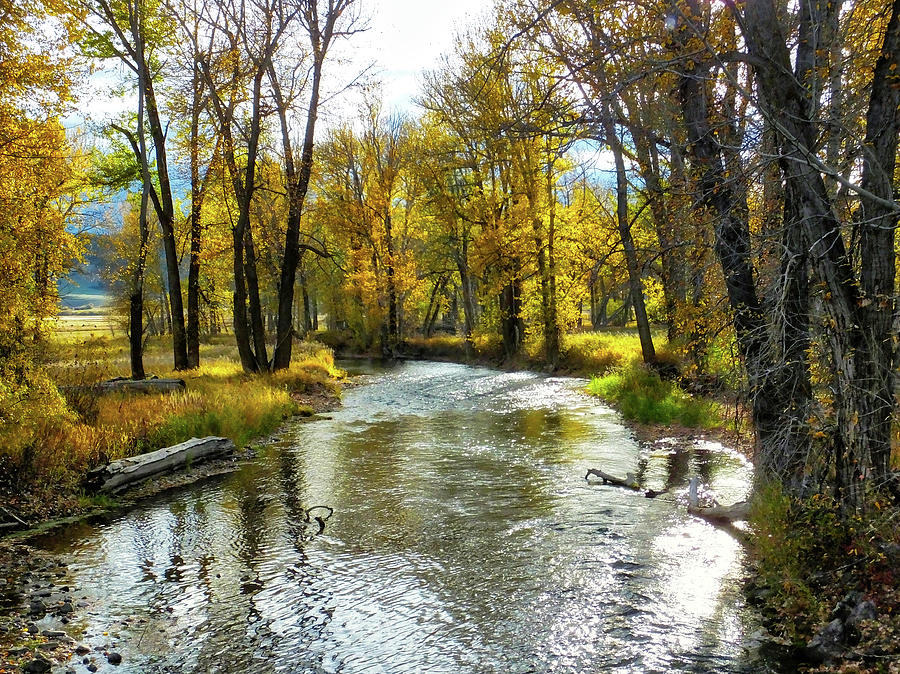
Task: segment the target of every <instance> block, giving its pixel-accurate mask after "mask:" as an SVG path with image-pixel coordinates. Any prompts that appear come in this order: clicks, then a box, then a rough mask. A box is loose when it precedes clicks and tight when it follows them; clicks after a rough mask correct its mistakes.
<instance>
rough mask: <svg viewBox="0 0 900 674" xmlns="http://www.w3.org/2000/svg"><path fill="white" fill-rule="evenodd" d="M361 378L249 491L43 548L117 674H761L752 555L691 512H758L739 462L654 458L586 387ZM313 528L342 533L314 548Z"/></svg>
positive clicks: (469, 374)
mask: <svg viewBox="0 0 900 674" xmlns="http://www.w3.org/2000/svg"><path fill="white" fill-rule="evenodd" d="M368 372H369V374H366V375H364V376H363V377H362V379H363V381H364V385H361V386H358V387H355V388H350V389H349V390H347V391H345V393H344V405H343V407H342V408H341V409H339V410H338V411H336V412H334V413H332V414H331V415H330V417H331V418H330V419H325V420H320V421H316V422H314V423H301V422H300V421H296V422H290V423H289V424H288V425H287V426H286V427H285V428H283V429H282V430H281V433H280V436H279V438H278V439H277V440H276V441H274V442H273V443H272V444H269V445H267V446H266V447H265V448H264V449H263V450H262V451H261V452H260V458H259V459H257V460H256V461H254V462H253V463H252V464H250V465H247V466H245V467H243V468H242V469H240V470H239V471H238V472H236V473H233V474H230V475H228V476H225V477H220V478H216V479H210V480H206V481H204V482H202V483H198V484H196V485H193V486H191V487H187V488H184V489H179V490H175V491H172V492H169V493H167V494H164V495H162V496H161V497H158V498H155V499H153V501H152V502H149V503H147V504H145V505H142V506H139V507H137V508H134V509H131V510H129V511H128V512H126V513H123V514H121V515H119V516H116V517H115V518H113V519H111V520H109V521H106V522H103V523H99V524H91V525H89V524H81V525H78V526H73V527H71V528H69V529H67V530H65V531H63V532H62V533H61V534H57V535H55V536H54V537H53V538H49V539H45V540H44V541H43V542H42V545H43V546H44V547H47V548H49V549H51V550H52V551H53V552H55V553H57V554H59V555H61V556H62V557H63V558H64V559H65V560H66V561H67V562H68V564H69V571H70V574H71V575H72V576H73V580H74V583H75V585H77V586H78V587H79V588H81V590H82V592H84V593H86V594H87V607H86V608H84V609H83V614H82V616H81V618H80V621H81V622H80V623H79V624H78V625H77V626H78V627H79V628H80V629H83V634H82V641H83V642H85V643H87V644H88V645H90V646H105V645H112V646H114V647H115V649H116V650H118V651H119V652H121V653H122V654H123V656H124V662H123V664H122V665H121V666H120V667H118V668H116V670H115V671H118V672H198V673H199V672H228V673H238V672H241V673H243V672H346V673H351V672H410V673H412V672H591V671H612V672H671V671H690V672H710V671H713V672H738V671H758V670H759V669H760V668H761V663H760V662H758V661H757V660H755V657H756V656H755V655H754V651H753V649H751V648H749V644H750V640H749V639H748V637H747V635H748V634H750V632H751V631H752V630H754V629H755V628H756V625H755V622H754V617H753V615H752V612H751V611H749V610H748V609H747V608H746V607H745V606H744V603H743V599H742V597H741V592H740V577H741V575H742V564H743V560H742V552H741V548H740V545H739V544H738V543H737V542H736V541H735V540H734V539H733V538H732V537H731V536H730V535H729V534H728V533H725V532H723V531H721V530H719V529H717V528H715V527H712V526H710V525H709V524H706V523H704V522H701V521H698V520H696V519H695V518H692V517H690V516H688V515H687V514H686V513H685V508H684V505H683V503H682V502H681V501H680V499H681V498H683V493H684V490H685V487H686V484H687V480H688V479H689V478H690V476H692V475H699V476H700V477H701V480H702V482H703V483H704V485H707V486H708V487H709V488H710V489H712V490H713V491H715V493H716V495H717V496H718V497H719V498H720V500H721V501H722V502H723V503H727V502H731V501H735V500H739V499H741V498H743V497H744V496H745V495H746V491H747V489H748V487H749V484H750V480H751V469H750V467H749V464H748V463H747V461H746V460H745V459H744V458H743V457H741V456H740V455H739V454H737V453H735V452H733V451H730V450H728V449H726V448H723V447H721V446H719V445H716V444H713V443H708V442H703V441H699V440H698V441H696V442H695V443H694V447H693V448H690V449H688V450H677V451H676V450H673V449H671V446H670V445H669V444H667V443H666V441H665V440H663V441H661V442H659V443H657V444H656V445H654V446H653V447H652V448H651V449H650V450H648V451H643V452H642V451H641V449H640V447H639V446H638V445H637V444H636V443H635V442H634V440H633V439H632V438H631V437H630V435H629V433H628V431H627V430H626V429H625V428H624V427H623V426H622V425H621V423H620V421H619V420H618V418H617V415H616V414H615V413H614V412H613V411H611V410H610V409H608V408H607V407H605V406H603V405H602V404H599V403H598V402H597V401H596V400H593V399H590V398H588V397H586V396H585V395H584V394H583V393H582V389H583V387H584V385H585V382H584V381H583V380H577V379H569V378H553V377H546V376H542V375H538V374H534V373H526V372H518V373H508V372H499V371H495V370H489V369H482V368H472V367H467V366H462V365H455V364H444V363H423V362H418V363H406V364H402V365H398V366H395V367H392V368H384V369H377V368H374V367H369V368H368ZM590 467H596V468H601V469H603V470H604V471H606V472H608V473H612V474H618V475H624V474H625V473H626V472H629V471H630V472H639V473H640V475H641V476H642V479H643V481H644V484H645V486H647V487H648V488H654V489H662V488H664V487H670V488H671V491H670V492H669V493H666V494H663V495H661V496H659V497H658V498H656V499H648V498H644V496H643V495H642V494H641V493H638V492H633V491H629V490H626V489H621V488H614V487H609V486H603V485H600V484H597V483H589V482H587V481H586V480H585V472H586V470H587V469H588V468H590ZM314 505H327V506H329V507H331V508H333V509H334V514H333V516H331V517H330V519H328V521H327V526H326V528H325V531H324V532H323V533H321V534H320V535H316V531H317V527H310V526H309V525H307V524H306V523H305V522H304V520H305V518H306V514H305V508H308V507H310V506H314ZM317 513H318V514H320V515H322V514H324V513H325V511H324V510H317V511H314V512H313V515H315V514H317ZM80 666H81V665H79V667H80ZM107 667H109V666H108V665H107ZM110 669H112V668H110Z"/></svg>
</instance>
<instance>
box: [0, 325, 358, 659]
mask: <svg viewBox="0 0 900 674" xmlns="http://www.w3.org/2000/svg"><path fill="white" fill-rule="evenodd" d="M121 341H122V340H116V339H115V338H107V337H102V338H97V337H89V338H87V339H79V340H70V341H67V342H66V341H63V342H57V343H56V344H55V345H53V348H52V349H51V351H50V358H48V362H47V363H46V364H45V368H46V372H48V373H49V374H50V376H51V377H52V378H53V380H54V382H55V383H56V384H57V385H58V386H59V387H61V388H62V387H68V391H69V393H68V394H67V396H66V403H68V405H67V407H68V408H69V409H68V410H65V411H68V414H65V413H64V414H60V415H57V416H55V417H54V416H51V417H50V419H49V420H48V422H49V426H48V424H38V423H35V426H36V428H40V429H42V430H43V431H44V432H47V431H48V430H51V431H52V432H49V433H47V435H46V442H44V443H42V444H35V445H33V446H32V447H33V449H32V455H33V457H32V458H31V459H29V458H28V457H27V455H24V456H23V452H22V451H20V452H19V453H18V454H16V453H15V452H14V450H15V447H7V448H6V450H5V454H4V455H3V457H0V458H5V461H6V465H7V466H13V467H14V468H15V469H16V470H14V471H10V472H11V479H10V480H9V483H8V484H6V485H4V486H3V493H2V494H0V507H2V511H0V514H2V515H4V516H5V517H4V518H3V519H4V520H9V521H12V522H14V523H17V524H19V526H18V527H16V528H17V529H18V531H15V532H13V533H12V534H11V535H10V534H9V529H10V528H12V527H9V528H8V529H7V531H6V532H4V533H7V534H8V535H7V536H6V538H4V539H0V614H2V615H0V674H2V673H4V672H13V671H15V672H20V671H25V672H44V671H50V667H51V665H52V664H55V663H62V662H69V663H75V662H79V663H81V664H82V665H84V666H85V667H86V668H87V670H88V671H96V669H97V668H98V667H100V666H102V665H103V664H104V663H107V662H108V663H111V664H116V662H117V661H118V658H120V657H121V656H120V655H119V654H118V653H117V652H116V650H115V649H116V642H115V638H114V637H111V638H110V639H109V643H108V644H105V645H104V646H103V647H102V648H101V649H100V650H97V649H96V647H94V648H88V647H87V646H85V645H84V644H82V643H79V642H78V641H77V640H76V639H75V638H73V636H72V635H74V636H77V634H78V629H77V627H75V628H70V627H69V626H70V625H76V624H77V619H78V617H79V614H80V613H81V612H82V610H84V609H85V608H86V604H85V603H84V597H82V596H80V595H79V593H78V589H77V588H76V587H75V586H74V584H72V583H71V581H70V579H69V578H68V573H67V569H66V567H65V564H64V563H63V562H62V561H61V560H59V559H57V558H55V557H53V556H52V555H49V554H48V553H46V552H43V551H40V550H37V549H35V548H32V547H30V546H29V545H27V539H28V538H29V537H30V536H33V535H35V534H38V533H46V532H48V531H51V530H52V529H53V528H55V527H57V526H63V525H65V524H69V523H72V522H75V521H78V520H82V519H87V518H93V517H101V516H104V515H109V514H110V513H112V512H115V511H117V510H122V509H125V508H128V507H131V506H132V505H134V504H135V503H138V502H140V501H142V500H144V499H147V498H152V497H153V496H156V495H158V494H159V493H161V492H163V491H165V490H168V489H172V488H175V487H180V486H184V485H187V484H191V483H194V482H197V481H199V480H203V479H207V478H210V477H214V476H217V475H222V474H225V473H229V472H232V471H234V470H236V469H237V468H239V467H240V466H241V465H242V464H244V463H245V462H248V461H251V460H253V459H254V458H255V457H256V454H257V451H258V448H259V446H260V444H264V443H265V438H266V436H269V435H270V434H271V433H273V432H274V431H275V430H276V429H277V428H278V426H280V425H281V424H282V423H283V422H284V420H285V419H287V418H288V417H292V416H300V417H306V418H309V419H315V418H316V415H317V414H320V413H323V412H327V411H330V410H332V409H334V408H336V407H337V406H339V405H340V383H339V382H340V380H341V379H342V378H343V374H342V373H341V372H340V371H339V370H338V369H337V368H336V367H335V365H334V359H333V356H332V354H331V351H330V350H329V349H327V348H325V347H322V346H321V345H317V344H299V345H298V346H297V348H296V351H295V355H296V357H295V359H294V362H293V364H292V367H291V368H290V369H289V370H287V371H285V372H282V373H278V374H276V375H264V376H247V375H244V374H243V372H242V371H241V368H240V365H239V364H238V362H237V360H236V357H235V355H234V353H233V347H231V346H230V345H229V344H228V343H226V342H225V341H224V340H219V341H214V342H210V343H206V344H204V345H203V346H202V349H201V362H202V363H203V365H202V366H201V367H200V368H198V369H197V370H192V371H188V372H178V373H174V372H171V371H170V370H169V369H167V368H166V366H165V365H164V363H165V359H166V356H167V355H168V354H167V353H166V352H165V349H166V345H165V344H162V343H154V344H151V345H150V347H149V348H148V352H147V356H146V358H145V362H147V363H148V364H149V367H148V370H150V369H151V368H152V370H151V371H153V372H155V373H157V374H159V375H161V376H165V377H169V376H172V377H179V378H182V379H184V380H185V384H186V388H185V390H184V391H182V392H175V393H150V394H136V395H126V394H104V395H101V394H99V393H98V392H97V391H96V390H92V389H91V387H90V386H89V384H91V383H94V382H96V381H99V380H100V379H106V378H109V377H112V376H116V375H123V374H127V372H125V371H124V368H125V367H127V361H125V360H124V357H123V353H124V354H127V350H125V349H126V347H125V345H124V344H123V343H121ZM86 385H87V386H86ZM63 390H67V389H66V388H63ZM26 430H28V429H26ZM210 434H217V435H224V436H226V437H229V438H230V439H231V440H233V441H234V442H235V444H236V445H237V447H238V451H237V452H235V453H234V454H233V455H231V456H228V457H226V458H223V459H218V460H214V461H210V462H206V463H202V464H199V465H196V466H191V467H188V468H187V469H186V470H183V471H179V472H177V473H172V474H168V475H162V476H159V477H156V478H154V479H151V480H148V481H146V482H144V483H142V484H140V485H138V486H136V487H135V488H133V489H130V490H127V491H125V492H123V493H121V494H117V495H116V496H114V497H107V496H94V495H90V494H87V493H85V492H84V490H83V488H82V487H81V480H82V479H83V476H84V475H85V474H86V472H87V470H89V469H90V468H91V467H93V465H96V464H97V463H98V461H102V460H107V461H113V460H115V459H117V458H122V457H125V456H130V455H134V454H137V453H141V452H143V451H151V450H153V449H156V448H158V447H163V446H168V445H172V444H176V443H178V442H181V441H183V440H186V439H188V438H190V437H192V436H195V435H196V436H202V435H210ZM32 441H33V439H32ZM22 444H23V445H25V446H26V447H27V444H26V443H22ZM67 444H68V447H67V451H61V450H62V448H63V447H65V446H66V445H67ZM38 457H40V458H38ZM92 667H93V669H92Z"/></svg>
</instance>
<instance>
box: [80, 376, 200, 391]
mask: <svg viewBox="0 0 900 674" xmlns="http://www.w3.org/2000/svg"><path fill="white" fill-rule="evenodd" d="M97 388H98V389H99V390H100V391H101V392H103V393H112V392H116V391H128V392H135V393H166V392H170V391H183V390H184V388H185V387H184V379H110V380H109V381H102V382H100V383H99V384H97Z"/></svg>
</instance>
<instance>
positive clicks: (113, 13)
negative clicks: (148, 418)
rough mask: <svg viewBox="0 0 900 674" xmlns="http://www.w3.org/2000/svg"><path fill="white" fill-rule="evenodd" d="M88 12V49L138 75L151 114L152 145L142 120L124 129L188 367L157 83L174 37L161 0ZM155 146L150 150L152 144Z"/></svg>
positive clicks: (92, 2)
mask: <svg viewBox="0 0 900 674" xmlns="http://www.w3.org/2000/svg"><path fill="white" fill-rule="evenodd" d="M81 3H82V7H83V10H84V11H85V13H86V17H87V19H86V23H85V28H86V36H85V38H84V40H83V46H84V49H85V51H86V52H87V53H88V54H89V55H92V56H95V57H99V58H115V59H118V60H119V61H120V62H121V63H122V64H123V65H124V66H125V67H126V68H127V69H128V70H130V71H131V72H132V74H133V76H134V78H135V86H136V89H137V91H138V93H139V98H140V100H141V106H142V109H144V110H145V112H146V116H147V125H148V127H149V131H150V143H148V142H147V140H146V139H145V138H144V134H145V130H144V126H143V124H141V125H139V126H138V128H137V130H136V133H135V132H132V131H129V130H126V129H124V127H120V130H121V131H122V132H123V133H124V134H125V135H126V137H128V141H129V144H130V145H131V146H132V148H133V150H134V152H135V157H136V159H137V162H138V165H139V166H140V167H141V176H142V180H143V182H144V189H145V190H146V191H147V193H148V195H149V198H150V202H151V203H152V204H153V208H154V211H155V212H156V217H157V220H158V221H159V226H160V230H161V232H162V241H163V247H164V250H165V254H166V281H167V284H168V286H169V298H170V303H171V312H172V349H173V352H174V367H175V369H176V370H184V369H187V368H188V367H189V363H188V355H187V337H186V333H185V325H184V306H183V301H182V295H181V275H180V272H179V256H178V246H177V243H176V240H175V202H174V199H173V196H172V184H171V179H170V175H169V159H168V154H167V152H166V125H165V124H164V123H163V121H162V117H161V113H160V106H159V101H158V100H157V95H156V85H157V82H158V81H159V79H160V77H161V66H162V64H161V59H160V55H161V51H162V49H163V48H164V47H165V46H166V44H167V41H168V40H170V39H171V35H172V31H171V25H170V24H169V23H168V21H167V19H168V17H167V15H166V14H165V13H164V12H163V11H162V7H161V5H160V3H159V2H158V1H157V0H81ZM151 147H152V151H151V149H150V148H151Z"/></svg>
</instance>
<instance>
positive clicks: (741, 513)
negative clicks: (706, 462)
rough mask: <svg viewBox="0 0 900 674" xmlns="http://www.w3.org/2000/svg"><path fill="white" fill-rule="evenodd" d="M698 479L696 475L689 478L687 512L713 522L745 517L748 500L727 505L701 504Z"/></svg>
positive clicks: (743, 518) (737, 519)
mask: <svg viewBox="0 0 900 674" xmlns="http://www.w3.org/2000/svg"><path fill="white" fill-rule="evenodd" d="M698 484H699V481H698V479H697V478H696V477H692V478H691V482H690V486H689V487H688V512H689V513H691V514H692V515H696V516H697V517H702V518H703V519H706V520H711V521H714V522H728V523H731V522H737V521H739V520H745V519H747V515H749V514H750V502H749V501H738V502H737V503H734V504H732V505H729V506H723V505H719V504H718V503H717V504H716V505H714V506H701V505H700V498H699V497H698V495H697V486H698Z"/></svg>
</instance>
